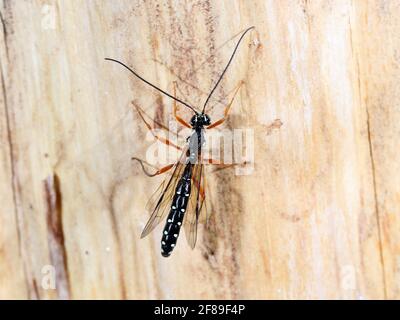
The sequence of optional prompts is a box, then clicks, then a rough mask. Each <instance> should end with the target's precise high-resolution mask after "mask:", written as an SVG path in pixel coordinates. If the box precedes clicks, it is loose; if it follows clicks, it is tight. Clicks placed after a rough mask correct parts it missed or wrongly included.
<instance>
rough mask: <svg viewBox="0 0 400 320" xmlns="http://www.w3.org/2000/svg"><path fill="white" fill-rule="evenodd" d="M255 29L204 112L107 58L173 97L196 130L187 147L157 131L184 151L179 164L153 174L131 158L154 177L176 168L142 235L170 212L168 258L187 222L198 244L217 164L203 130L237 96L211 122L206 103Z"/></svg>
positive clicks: (163, 242)
mask: <svg viewBox="0 0 400 320" xmlns="http://www.w3.org/2000/svg"><path fill="white" fill-rule="evenodd" d="M253 28H254V27H250V28H248V29H246V30H245V31H244V32H243V33H242V35H241V37H240V38H239V40H238V42H237V44H236V46H235V48H234V50H233V53H232V54H231V57H230V59H229V61H228V63H227V64H226V66H225V68H224V70H223V71H222V73H221V75H220V76H219V78H218V81H217V82H216V83H215V85H214V87H213V88H212V90H211V91H210V93H209V94H208V97H207V99H206V101H205V103H204V105H203V109H202V111H201V112H198V111H196V109H195V108H194V107H192V106H191V105H190V104H188V103H186V102H184V101H182V100H180V99H178V98H177V97H175V93H174V95H171V94H169V93H168V92H166V91H164V90H162V89H160V88H159V87H157V86H155V85H154V84H152V83H150V82H149V81H147V80H146V79H144V78H143V77H141V76H140V75H138V74H137V73H136V72H135V71H133V70H132V69H131V68H130V67H128V66H127V65H126V64H124V63H122V62H121V61H118V60H115V59H111V58H106V60H108V61H113V62H116V63H118V64H120V65H122V66H123V67H125V68H126V69H128V70H129V71H130V72H131V73H132V74H133V75H135V76H136V77H137V78H139V79H140V80H142V81H143V82H145V83H146V84H148V85H149V86H151V87H153V88H154V89H156V90H157V91H159V92H161V93H163V94H164V95H166V96H168V97H170V98H171V99H173V100H174V116H175V118H176V120H177V121H178V122H179V123H180V124H181V125H183V126H185V127H188V128H191V129H192V130H193V132H192V134H191V135H190V136H189V137H188V139H187V145H186V146H185V147H184V148H180V147H179V146H175V145H173V144H172V143H171V142H170V141H169V140H167V139H164V138H162V137H159V136H157V135H155V134H154V137H155V138H156V139H158V140H159V141H161V142H163V143H165V144H167V145H173V146H174V147H175V148H177V149H179V150H182V155H181V157H180V159H179V161H178V162H177V163H174V164H170V165H168V166H166V167H163V168H161V169H159V170H157V171H156V172H155V173H153V174H150V173H149V172H148V171H147V170H146V169H145V167H144V165H143V162H144V161H142V160H140V159H138V158H132V159H133V160H137V161H139V162H140V164H141V166H142V169H143V171H144V172H145V174H146V175H148V176H151V177H154V176H157V175H160V174H162V173H165V172H167V171H169V170H173V171H172V175H171V176H170V177H169V178H167V179H166V180H165V181H164V182H163V183H162V184H161V185H160V186H159V188H158V190H157V191H158V192H161V193H160V195H158V194H159V193H158V192H156V193H155V195H154V196H153V198H152V199H150V201H149V204H150V206H152V205H153V207H152V208H150V210H151V211H152V214H151V216H150V219H149V220H148V222H147V224H146V226H145V227H144V229H143V232H142V234H141V237H142V238H143V237H145V236H146V235H148V234H149V233H150V232H151V231H152V230H153V229H154V228H155V227H156V226H157V225H158V223H159V222H160V221H161V220H162V218H163V217H164V216H165V215H166V213H167V212H168V216H167V220H166V223H165V226H164V230H163V235H162V238H161V254H162V255H163V256H164V257H168V256H169V255H170V254H171V252H172V250H173V249H174V247H175V246H176V242H177V240H178V236H179V232H180V230H181V227H182V225H184V227H185V232H186V238H187V241H188V243H189V245H190V247H191V248H192V249H193V248H194V247H195V244H196V238H197V224H198V221H199V217H200V213H201V212H202V210H203V209H204V208H205V182H204V181H205V180H204V163H208V164H217V163H216V162H215V161H214V160H213V159H204V158H203V157H202V148H203V145H204V142H205V141H204V129H211V128H215V127H217V126H219V125H220V124H222V123H223V122H224V121H225V120H226V118H227V116H228V113H229V110H230V107H231V105H232V103H233V100H234V97H235V96H234V97H233V99H232V100H231V101H230V103H229V104H228V105H227V106H226V107H225V111H224V116H223V117H222V118H221V119H219V120H217V121H215V122H211V119H210V117H209V116H208V115H207V114H206V106H207V103H208V102H209V100H210V98H211V96H212V94H213V93H214V91H215V89H216V88H217V87H218V85H219V83H220V82H221V80H222V78H223V76H224V74H225V72H226V71H227V69H228V67H229V65H230V64H231V62H232V60H233V57H234V56H235V53H236V51H237V49H238V47H239V44H240V42H241V41H242V39H243V37H244V36H245V35H246V33H247V32H249V31H250V30H251V29H253ZM239 87H240V86H238V88H237V89H236V90H235V94H234V95H236V93H237V92H238V89H239ZM177 102H178V103H180V104H182V105H184V106H185V107H187V108H189V109H190V110H192V111H193V113H194V115H193V116H192V118H191V120H190V123H187V122H186V121H185V120H184V119H182V118H181V117H179V116H178V115H177ZM136 109H137V111H138V113H139V115H140V117H141V118H142V120H143V121H144V122H145V124H146V126H147V127H148V128H149V129H150V130H151V129H152V128H151V126H150V125H149V123H148V122H147V121H146V120H145V119H144V117H143V114H142V110H141V109H140V108H138V107H136ZM184 218H185V219H184Z"/></svg>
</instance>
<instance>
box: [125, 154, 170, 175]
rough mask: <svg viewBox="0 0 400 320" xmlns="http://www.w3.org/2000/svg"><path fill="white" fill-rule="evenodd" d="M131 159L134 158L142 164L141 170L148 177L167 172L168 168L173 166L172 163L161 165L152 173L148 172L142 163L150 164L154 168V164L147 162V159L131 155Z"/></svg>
mask: <svg viewBox="0 0 400 320" xmlns="http://www.w3.org/2000/svg"><path fill="white" fill-rule="evenodd" d="M132 160H136V161H138V162H139V163H140V165H141V166H142V170H143V172H144V173H145V175H146V176H148V177H155V176H158V175H160V174H163V173H165V172H167V171H168V170H170V169H171V168H172V167H173V166H174V164H169V165H167V166H165V167H162V168H161V169H156V170H157V171H156V172H154V173H150V172H149V171H147V169H146V167H145V166H144V163H145V164H146V165H147V166H150V167H153V168H154V166H152V165H151V164H150V163H148V162H147V161H144V160H141V159H139V158H136V157H132Z"/></svg>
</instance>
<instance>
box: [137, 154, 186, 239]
mask: <svg viewBox="0 0 400 320" xmlns="http://www.w3.org/2000/svg"><path fill="white" fill-rule="evenodd" d="M185 158H186V149H185V150H183V153H182V156H181V158H180V160H179V161H178V162H177V163H176V164H175V166H174V167H173V172H172V175H171V176H170V177H167V178H166V179H165V180H164V181H163V182H162V183H161V184H160V186H159V187H158V188H157V190H156V191H155V192H154V194H153V195H152V196H151V198H150V200H149V201H148V202H147V204H146V209H147V210H148V211H149V212H152V213H151V216H150V219H149V221H148V222H147V224H146V226H145V227H144V229H143V231H142V234H141V238H144V237H145V236H147V235H148V234H149V233H150V232H151V231H153V229H154V228H155V227H156V226H157V225H158V224H159V223H160V221H161V220H162V219H163V217H164V216H165V214H166V213H167V212H169V209H170V205H171V201H172V198H173V196H174V192H175V188H176V185H177V183H178V181H179V179H180V177H181V176H182V173H183V170H184V167H185Z"/></svg>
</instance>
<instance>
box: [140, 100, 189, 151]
mask: <svg viewBox="0 0 400 320" xmlns="http://www.w3.org/2000/svg"><path fill="white" fill-rule="evenodd" d="M132 105H133V106H134V107H135V109H136V111H137V112H138V114H139V116H140V118H141V119H142V120H143V122H144V124H145V125H146V127H147V129H149V130H150V132H151V134H152V135H153V137H154V138H156V139H157V140H158V141H161V142H162V143H164V144H166V145H167V146H172V147H174V148H176V149H178V150H182V148H181V147H179V146H177V145H176V144H174V143H173V142H171V140H169V139H166V138H163V137H160V136H159V135H157V134H156V133H154V128H153V127H152V126H151V125H150V124H149V123H148V122H147V121H146V119H145V118H144V116H143V111H142V110H141V109H140V107H139V106H138V105H136V104H135V103H134V102H132ZM164 129H165V130H168V128H164Z"/></svg>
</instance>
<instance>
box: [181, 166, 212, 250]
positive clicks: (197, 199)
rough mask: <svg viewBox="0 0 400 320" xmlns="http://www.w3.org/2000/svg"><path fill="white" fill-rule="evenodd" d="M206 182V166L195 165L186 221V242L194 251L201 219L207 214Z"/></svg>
mask: <svg viewBox="0 0 400 320" xmlns="http://www.w3.org/2000/svg"><path fill="white" fill-rule="evenodd" d="M204 182H205V180H204V165H203V164H195V166H194V168H193V173H192V191H191V193H190V197H189V203H188V208H187V210H186V213H185V221H184V228H185V234H186V240H187V242H188V244H189V246H190V247H191V248H192V249H193V248H194V247H195V246H196V240H197V225H198V223H199V219H200V217H201V216H203V215H204V214H203V213H206V206H205V197H206V195H205V184H204ZM205 215H207V214H205Z"/></svg>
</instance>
